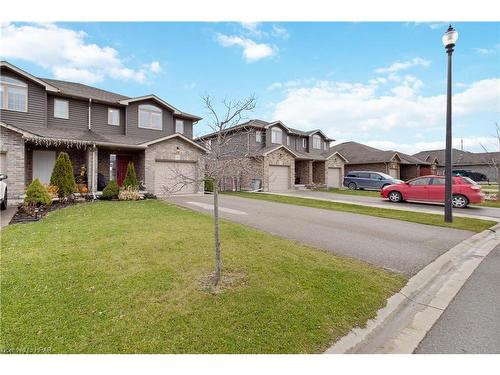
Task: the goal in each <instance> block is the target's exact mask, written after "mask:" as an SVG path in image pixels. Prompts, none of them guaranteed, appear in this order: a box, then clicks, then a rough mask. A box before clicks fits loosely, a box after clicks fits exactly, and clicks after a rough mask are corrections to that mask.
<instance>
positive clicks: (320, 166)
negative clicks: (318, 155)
mask: <svg viewBox="0 0 500 375" xmlns="http://www.w3.org/2000/svg"><path fill="white" fill-rule="evenodd" d="M325 164H326V162H325V161H324V160H300V159H298V160H295V185H303V186H305V187H310V186H313V185H314V186H322V185H326V170H325Z"/></svg>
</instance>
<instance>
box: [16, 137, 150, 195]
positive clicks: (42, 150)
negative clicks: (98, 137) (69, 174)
mask: <svg viewBox="0 0 500 375" xmlns="http://www.w3.org/2000/svg"><path fill="white" fill-rule="evenodd" d="M62 151H64V152H66V153H68V155H69V158H70V160H71V164H72V165H73V175H74V176H75V180H76V182H77V184H83V185H86V186H87V188H88V191H89V193H94V194H96V193H97V192H100V191H102V190H103V189H104V187H105V186H106V185H107V184H108V182H109V181H110V180H116V181H117V183H118V185H120V186H121V185H122V184H123V180H124V179H125V175H126V173H127V166H128V163H129V162H132V163H134V167H135V170H136V173H137V178H138V180H139V181H141V182H142V184H144V183H143V182H144V177H145V157H144V155H145V151H144V149H139V150H137V149H125V148H111V147H110V148H106V147H95V146H92V145H80V146H79V147H77V146H71V145H67V146H43V145H40V144H35V143H31V142H27V143H26V147H25V183H26V186H28V185H29V184H30V183H31V182H32V181H33V179H35V178H39V179H40V181H41V182H42V183H43V184H49V183H50V177H51V175H52V170H53V168H54V165H55V161H56V159H57V156H58V155H59V153H60V152H62Z"/></svg>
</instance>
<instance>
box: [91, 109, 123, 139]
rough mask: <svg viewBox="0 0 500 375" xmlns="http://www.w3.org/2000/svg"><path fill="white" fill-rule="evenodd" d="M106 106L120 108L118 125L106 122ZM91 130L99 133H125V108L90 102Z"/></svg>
mask: <svg viewBox="0 0 500 375" xmlns="http://www.w3.org/2000/svg"><path fill="white" fill-rule="evenodd" d="M108 108H113V109H118V110H120V125H119V126H118V125H109V124H108ZM92 130H93V131H95V132H96V133H101V134H125V108H120V107H117V106H112V105H107V104H101V103H92Z"/></svg>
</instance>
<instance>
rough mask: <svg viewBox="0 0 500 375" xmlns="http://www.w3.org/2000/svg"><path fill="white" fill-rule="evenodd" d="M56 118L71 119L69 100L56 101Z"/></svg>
mask: <svg viewBox="0 0 500 375" xmlns="http://www.w3.org/2000/svg"><path fill="white" fill-rule="evenodd" d="M54 117H57V118H65V119H68V118H69V103H68V101H67V100H63V99H54Z"/></svg>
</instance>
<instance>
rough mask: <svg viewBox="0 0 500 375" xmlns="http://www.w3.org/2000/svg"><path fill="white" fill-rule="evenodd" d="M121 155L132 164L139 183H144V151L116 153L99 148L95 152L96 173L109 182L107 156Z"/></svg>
mask: <svg viewBox="0 0 500 375" xmlns="http://www.w3.org/2000/svg"><path fill="white" fill-rule="evenodd" d="M111 154H115V155H117V156H120V155H123V156H127V157H130V158H131V159H132V162H133V163H134V168H135V172H136V174H137V178H138V179H139V181H144V178H145V176H144V151H143V150H140V151H130V152H127V151H116V150H112V149H105V148H99V149H98V151H97V172H98V173H101V174H102V175H103V176H104V177H106V181H107V182H109V155H111Z"/></svg>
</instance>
